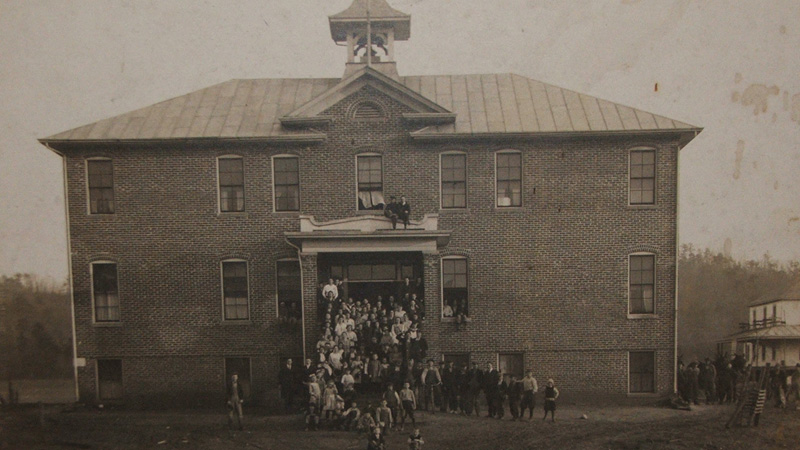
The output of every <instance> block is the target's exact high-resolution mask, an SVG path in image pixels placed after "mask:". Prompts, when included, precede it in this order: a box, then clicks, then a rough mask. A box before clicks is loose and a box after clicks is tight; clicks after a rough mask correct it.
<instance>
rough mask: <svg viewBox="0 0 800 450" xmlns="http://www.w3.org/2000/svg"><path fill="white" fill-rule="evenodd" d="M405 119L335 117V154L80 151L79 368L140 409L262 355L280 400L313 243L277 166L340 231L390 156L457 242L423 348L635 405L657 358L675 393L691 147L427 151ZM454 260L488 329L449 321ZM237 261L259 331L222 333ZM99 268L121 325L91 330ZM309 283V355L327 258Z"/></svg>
mask: <svg viewBox="0 0 800 450" xmlns="http://www.w3.org/2000/svg"><path fill="white" fill-rule="evenodd" d="M364 99H370V100H373V101H376V102H378V103H379V104H380V105H381V106H382V107H383V108H384V110H385V111H386V112H387V118H386V120H379V121H361V122H354V121H350V120H348V119H347V118H346V115H347V112H348V111H349V108H351V107H352V105H353V103H354V102H357V101H360V100H364ZM404 112H410V110H409V109H408V108H407V107H406V106H403V105H401V104H399V103H397V102H395V101H394V100H392V99H390V98H389V97H387V96H385V95H383V94H382V93H380V92H379V91H377V90H376V89H374V88H372V87H369V86H368V87H365V88H364V89H362V90H361V91H358V92H356V93H355V94H353V95H351V96H350V97H348V98H347V99H345V100H343V101H342V102H340V103H339V104H337V105H335V106H333V107H332V108H330V109H329V110H328V111H326V112H325V113H324V114H326V115H330V116H332V117H333V121H332V123H331V125H330V126H329V127H328V129H326V130H324V131H325V132H327V133H328V139H327V141H326V142H324V143H322V144H318V145H313V146H291V145H287V146H270V145H266V144H260V143H257V142H242V143H237V144H232V143H188V142H175V143H169V144H163V143H162V144H154V143H137V144H132V143H126V144H91V145H88V144H83V145H77V144H75V145H71V146H65V148H64V151H65V152H66V153H67V171H68V191H69V192H68V195H69V216H70V233H71V245H72V248H71V251H72V264H73V266H72V273H73V280H72V282H73V289H74V294H75V313H76V322H77V346H78V356H79V357H86V358H89V359H90V360H91V359H93V358H97V357H118V358H122V359H123V360H124V361H126V366H125V367H126V369H125V371H126V384H130V386H126V393H130V395H134V393H135V392H138V391H141V392H143V393H144V392H152V391H153V390H154V389H155V390H158V389H160V388H164V389H170V388H173V387H174V388H177V387H180V386H182V385H186V384H187V383H188V385H191V386H197V387H198V389H200V388H202V389H211V386H212V385H213V386H218V385H219V386H223V387H224V383H223V384H220V383H217V381H218V380H217V381H213V382H212V381H210V380H212V379H214V380H216V379H215V378H214V377H217V375H216V374H217V372H218V370H217V369H213V370H212V369H211V368H210V367H211V366H213V364H212V363H211V362H209V361H212V360H213V361H222V360H223V359H224V357H226V356H228V357H233V356H248V357H252V358H254V361H256V360H257V361H259V363H258V364H255V363H254V364H253V371H254V378H255V379H254V382H256V383H259V384H260V385H262V386H263V388H261V387H259V388H258V390H259V391H260V392H264V393H265V394H264V395H265V396H266V395H267V394H266V393H268V392H272V391H273V389H272V387H271V386H274V385H275V383H276V382H277V380H276V379H277V371H278V367H279V365H278V364H279V362H278V361H279V358H280V356H282V355H283V356H296V355H298V354H301V353H302V345H303V342H302V336H301V334H300V332H299V331H295V332H287V331H286V330H284V329H281V328H280V327H279V326H278V324H277V321H276V315H277V306H276V299H275V295H276V294H275V282H276V280H275V261H276V260H277V259H280V258H286V257H294V258H296V257H297V252H296V250H295V249H293V248H292V247H291V246H289V245H288V244H287V243H286V242H285V240H284V238H283V233H284V232H286V231H299V222H298V219H297V217H298V214H296V213H273V212H272V211H273V205H272V202H273V200H272V180H271V157H272V156H274V155H278V154H294V155H298V156H299V157H300V178H301V211H300V213H302V214H310V215H313V216H314V217H315V218H316V219H317V220H319V221H327V220H332V219H338V218H343V217H350V216H353V215H356V208H357V203H356V182H355V156H356V155H357V154H359V153H363V152H375V153H379V154H381V155H383V168H384V175H383V183H384V194H385V195H386V196H387V197H388V196H389V195H396V196H398V197H399V196H400V195H405V196H407V197H408V199H409V201H410V203H411V206H412V219H414V220H419V219H421V218H422V216H423V214H425V213H439V214H440V219H439V228H440V229H443V230H451V231H452V237H451V241H450V244H449V245H448V247H447V248H446V249H445V250H444V251H443V252H442V255H426V257H425V269H424V271H425V277H426V280H425V288H426V297H427V298H428V300H427V308H428V310H427V316H428V319H427V321H426V324H425V326H424V333H425V334H426V336H427V337H428V339H429V342H430V343H431V354H432V355H433V356H437V357H438V356H439V355H440V354H441V353H443V352H472V353H473V359H474V360H476V361H479V362H481V364H483V363H485V362H488V361H489V360H491V361H494V359H493V358H495V359H496V353H497V352H500V351H503V352H505V351H519V352H524V354H525V365H526V366H527V367H534V368H537V367H541V371H542V372H541V376H542V377H549V376H553V377H556V378H557V379H560V380H562V381H560V383H559V384H560V386H562V387H563V388H564V389H568V390H573V391H578V390H581V389H588V390H601V391H604V392H613V393H617V394H625V393H626V392H627V368H626V365H627V359H626V357H625V355H626V354H627V353H626V352H627V351H630V350H654V351H656V352H657V364H656V365H657V367H656V374H657V384H658V391H659V392H666V391H669V390H671V387H672V381H671V379H672V360H673V356H674V355H673V344H674V338H675V337H674V284H675V279H674V270H675V263H676V261H675V238H676V195H677V193H676V177H677V167H676V154H677V142H675V141H672V140H667V139H665V138H660V137H653V138H652V139H642V138H641V137H639V138H635V139H633V138H630V137H608V138H603V139H600V138H593V139H590V138H575V137H571V138H564V139H535V140H507V141H504V142H492V141H483V142H470V143H443V144H419V143H415V142H412V141H411V140H410V138H409V137H408V134H407V133H408V130H407V129H404V127H403V123H402V120H401V117H400V114H402V113H404ZM638 145H647V146H651V147H654V148H656V149H657V153H656V154H657V188H656V195H657V202H656V205H655V206H652V207H629V206H628V205H627V203H628V202H627V192H628V190H627V189H628V169H627V167H628V150H629V149H630V148H631V147H633V146H638ZM501 149H514V150H518V151H521V152H522V160H523V206H522V207H521V208H515V209H509V210H502V209H497V208H495V206H494V203H495V200H494V198H495V197H494V195H495V193H494V152H495V151H497V150H501ZM452 150H457V151H462V152H465V153H466V155H467V166H468V183H467V189H468V192H467V203H468V208H467V209H466V210H440V209H439V184H438V183H439V170H438V167H439V154H440V153H441V152H444V151H452ZM226 154H237V155H240V156H242V157H243V158H244V167H245V179H246V182H245V184H246V186H245V196H246V212H244V213H235V214H231V213H226V214H219V213H218V212H217V208H218V206H217V187H216V183H217V177H216V157H218V156H221V155H226ZM93 156H105V157H110V158H112V159H113V163H114V182H115V190H114V193H115V200H116V213H115V214H113V215H92V216H90V215H88V214H87V207H86V203H87V201H86V180H85V178H86V176H85V159H86V158H88V157H93ZM635 251H649V252H652V253H655V254H656V262H657V274H656V277H657V278H656V314H655V316H654V317H650V318H645V319H629V318H628V316H627V307H628V299H627V296H628V294H627V264H628V254H629V253H632V252H635ZM451 254H460V255H464V256H467V257H468V258H469V290H470V313H471V318H472V322H471V323H469V324H468V326H467V328H466V330H462V331H456V327H455V325H454V324H452V323H449V322H441V321H440V320H439V316H440V314H441V303H440V300H439V297H440V294H439V289H440V287H439V279H438V278H439V270H440V269H439V265H440V264H439V257H440V256H443V255H451ZM226 258H239V259H244V260H247V261H248V269H249V291H250V320H249V321H247V322H246V323H244V324H228V323H225V322H224V321H223V320H222V299H221V279H220V278H221V277H220V261H222V260H224V259H226ZM97 260H111V261H115V262H117V264H118V273H119V289H120V300H121V317H122V320H121V324H120V325H121V326H116V327H101V326H96V325H93V324H92V311H91V286H90V277H89V275H90V274H89V264H90V263H91V262H92V261H97ZM303 268H304V277H303V291H304V296H305V297H306V298H307V299H309V297H310V300H311V301H306V304H305V306H304V313H305V314H306V322H307V335H306V341H307V342H312V341H315V340H316V334H317V333H318V330H319V327H318V326H314V327H313V328H309V327H310V326H311V325H312V324H311V323H310V322H309V321H310V320H316V312H315V311H316V299H315V297H314V296H312V295H313V294H312V290H313V289H314V288H315V284H314V283H315V281H316V280H315V278H314V277H315V275H314V274H313V273H305V272H306V271H307V270H308V271H311V272H314V271H315V270H316V259H315V258H313V257H304V259H303ZM492 355H494V356H492ZM127 361H135V362H132V363H131V364H128V363H127ZM220 364H221V363H220ZM173 365H175V367H174V368H173V367H172V366H173ZM149 367H154V368H160V369H167V368H169V370H172V371H179V372H181V373H182V376H177V375H176V376H175V377H173V378H170V379H169V380H174V381H165V382H164V383H161V384H153V383H152V382H150V381H147V380H149V379H150V377H152V376H155V375H156V372H158V371H157V370H155V369H154V370H150V369H149ZM587 368H588V369H587ZM171 373H173V372H171ZM174 373H178V372H174ZM546 373H550V375H547V374H546ZM537 376H539V374H538V373H537ZM93 377H94V375H93V368H91V367H87V368H84V369H81V370H80V371H79V378H80V385H81V389H82V395H86V397H87V398H89V397H93V395H94V394H93V392H92V390H93V389H94V379H93ZM129 377H130V378H129ZM138 379H141V380H143V381H141V382H134V381H129V380H138ZM179 379H182V381H178V380H179ZM256 380H257V381H256ZM218 389H220V390H219V391H218V392H222V391H221V389H222V387H219V388H218ZM188 394H189V393H188V392H187V395H188ZM135 395H138V394H135ZM142 395H145V394H142ZM265 398H266V397H265Z"/></svg>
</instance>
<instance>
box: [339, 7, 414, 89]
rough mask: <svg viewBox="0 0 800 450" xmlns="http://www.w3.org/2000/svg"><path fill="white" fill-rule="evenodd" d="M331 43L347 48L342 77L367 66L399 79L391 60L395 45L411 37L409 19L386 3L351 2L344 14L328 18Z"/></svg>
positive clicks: (409, 17)
mask: <svg viewBox="0 0 800 450" xmlns="http://www.w3.org/2000/svg"><path fill="white" fill-rule="evenodd" d="M328 20H329V22H330V26H331V37H332V38H333V40H334V42H336V43H337V44H339V45H341V44H342V43H344V44H345V45H346V46H347V64H346V68H345V72H344V76H345V77H347V76H348V75H350V74H352V73H354V72H356V71H358V70H359V69H361V68H363V67H365V66H368V67H371V68H373V69H375V70H377V71H379V72H381V73H383V74H384V75H387V76H390V77H392V78H394V79H399V75H398V73H397V65H396V63H395V60H394V43H395V41H407V40H408V38H409V37H410V36H411V16H410V15H408V14H405V13H402V12H400V11H398V10H396V9H394V8H392V7H391V6H389V4H388V3H386V0H353V4H352V5H350V7H349V8H347V9H346V10H344V11H342V12H340V13H338V14H334V15H332V16H330V17H328Z"/></svg>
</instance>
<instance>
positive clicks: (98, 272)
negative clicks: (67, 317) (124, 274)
mask: <svg viewBox="0 0 800 450" xmlns="http://www.w3.org/2000/svg"><path fill="white" fill-rule="evenodd" d="M92 299H93V301H94V320H95V322H119V320H120V314H119V288H118V283H117V265H116V264H115V263H112V262H95V263H92Z"/></svg>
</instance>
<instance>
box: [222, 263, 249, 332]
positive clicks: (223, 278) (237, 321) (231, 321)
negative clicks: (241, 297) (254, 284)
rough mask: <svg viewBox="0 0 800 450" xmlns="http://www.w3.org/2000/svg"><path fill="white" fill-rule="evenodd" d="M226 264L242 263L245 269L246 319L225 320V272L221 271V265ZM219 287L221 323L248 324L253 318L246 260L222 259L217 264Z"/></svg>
mask: <svg viewBox="0 0 800 450" xmlns="http://www.w3.org/2000/svg"><path fill="white" fill-rule="evenodd" d="M226 262H243V263H244V267H245V273H246V274H247V275H246V276H247V319H227V318H225V272H224V269H223V264H224V263H226ZM219 287H220V304H221V305H222V311H221V312H222V322H223V323H227V324H230V323H237V324H249V323H250V321H251V320H252V317H253V311H252V310H251V309H252V302H251V301H250V298H251V292H250V263H248V262H247V260H246V259H240V258H228V259H223V260H222V261H220V262H219Z"/></svg>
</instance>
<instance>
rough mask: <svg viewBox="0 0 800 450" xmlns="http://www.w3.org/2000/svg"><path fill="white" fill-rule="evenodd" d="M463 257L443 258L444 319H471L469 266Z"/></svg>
mask: <svg viewBox="0 0 800 450" xmlns="http://www.w3.org/2000/svg"><path fill="white" fill-rule="evenodd" d="M467 262H468V260H467V258H466V257H463V256H447V257H444V258H442V317H457V316H459V315H462V316H464V317H469V274H468V272H469V264H467Z"/></svg>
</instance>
